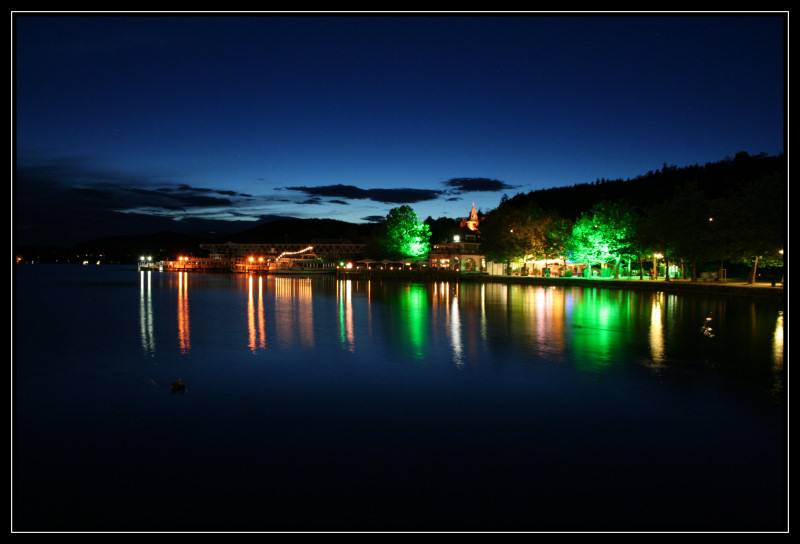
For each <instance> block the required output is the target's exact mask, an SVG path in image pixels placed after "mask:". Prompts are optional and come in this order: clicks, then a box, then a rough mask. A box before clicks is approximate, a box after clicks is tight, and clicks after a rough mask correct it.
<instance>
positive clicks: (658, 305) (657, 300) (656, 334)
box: [650, 292, 666, 368]
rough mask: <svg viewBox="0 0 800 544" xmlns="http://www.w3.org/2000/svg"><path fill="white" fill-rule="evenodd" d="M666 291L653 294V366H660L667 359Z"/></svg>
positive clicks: (651, 327) (651, 342) (651, 346)
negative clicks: (665, 334) (664, 317)
mask: <svg viewBox="0 0 800 544" xmlns="http://www.w3.org/2000/svg"><path fill="white" fill-rule="evenodd" d="M663 305H664V293H662V292H658V293H655V294H654V295H653V304H652V307H651V308H650V357H651V358H652V363H651V365H650V367H651V368H660V367H662V366H663V363H664V361H665V360H666V358H665V356H664V322H663Z"/></svg>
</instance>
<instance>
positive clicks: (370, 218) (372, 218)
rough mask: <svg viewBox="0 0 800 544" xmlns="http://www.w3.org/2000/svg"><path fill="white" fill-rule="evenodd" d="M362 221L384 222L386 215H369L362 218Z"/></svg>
mask: <svg viewBox="0 0 800 544" xmlns="http://www.w3.org/2000/svg"><path fill="white" fill-rule="evenodd" d="M361 220H362V221H367V222H369V223H382V222H384V221H386V216H385V215H368V216H366V217H362V218H361Z"/></svg>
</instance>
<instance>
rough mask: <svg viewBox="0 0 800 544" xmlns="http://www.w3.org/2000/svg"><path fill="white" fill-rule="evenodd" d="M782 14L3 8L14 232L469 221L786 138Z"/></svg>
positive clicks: (75, 238) (44, 240) (50, 237)
mask: <svg viewBox="0 0 800 544" xmlns="http://www.w3.org/2000/svg"><path fill="white" fill-rule="evenodd" d="M787 35H788V13H781V12H775V13H750V14H746V15H741V14H720V13H716V14H711V15H708V16H699V15H685V14H684V15H677V14H664V15H636V16H634V15H631V14H624V15H615V16H610V15H607V14H605V15H589V14H587V15H583V16H578V15H574V14H572V15H565V16H554V15H545V14H514V15H511V16H497V15H481V16H467V15H465V14H450V15H448V16H430V15H426V14H416V15H414V16H411V15H409V14H405V15H393V16H376V15H370V16H352V15H351V16H344V15H341V14H340V15H331V16H321V15H315V16H308V15H302V16H298V15H295V16H278V15H276V14H260V15H254V14H246V15H244V14H235V16H234V14H217V15H216V16H207V15H206V16H203V15H200V14H188V13H183V14H180V15H179V16H164V15H163V14H162V15H158V14H147V15H136V16H134V15H119V14H114V15H106V16H100V15H99V14H85V15H76V14H70V15H55V14H54V15H52V16H42V15H40V14H36V15H34V14H27V13H25V12H17V13H12V38H13V42H12V62H13V65H12V69H13V71H12V93H13V96H12V98H13V103H12V121H13V128H12V130H13V133H14V138H13V146H14V147H13V150H12V153H13V154H14V157H15V168H14V171H13V183H12V210H11V211H12V214H13V231H14V232H13V233H14V240H15V242H16V243H18V244H55V245H72V244H75V243H79V242H83V241H86V240H90V239H93V238H96V237H100V236H107V235H115V234H143V233H149V232H156V231H159V230H164V229H169V230H175V231H184V232H187V231H192V230H200V229H206V228H213V229H216V230H220V231H229V232H236V231H241V230H245V229H247V228H250V227H252V226H255V225H256V224H257V223H256V221H258V220H266V219H268V218H271V217H275V216H291V217H300V218H311V217H324V218H333V219H340V220H344V221H350V222H355V223H361V222H367V221H372V220H375V219H376V218H384V217H385V216H386V214H387V213H388V212H389V210H390V209H392V208H394V207H397V206H401V205H409V206H411V207H412V208H413V209H414V210H415V211H416V212H417V214H418V216H419V217H420V219H425V218H426V217H428V216H431V217H433V218H438V217H452V218H458V217H463V216H466V215H467V214H468V213H469V210H470V208H471V207H472V204H473V202H474V203H475V205H476V207H477V208H479V209H480V210H482V211H490V210H491V209H492V208H494V207H496V206H497V205H498V203H499V202H500V199H501V198H502V196H503V195H504V194H506V195H508V196H513V195H515V194H517V193H520V192H526V193H527V192H529V191H531V190H535V189H544V188H549V187H558V186H568V185H574V184H579V183H589V182H593V181H595V180H597V179H601V178H604V179H629V178H634V177H636V176H638V175H642V174H646V173H647V172H648V171H652V170H659V169H661V168H662V167H663V166H664V164H667V165H671V166H672V165H674V166H678V167H681V166H690V165H694V164H701V165H702V164H705V163H707V162H716V161H720V160H723V159H725V158H727V157H733V156H734V155H735V154H736V153H737V152H740V151H745V152H748V153H750V154H759V153H766V154H768V155H775V154H779V153H782V152H784V141H785V136H786V130H785V120H786V111H785V110H786V88H787V85H786V72H787V62H786V51H787V46H786V40H787ZM234 221H235V223H233V222H234Z"/></svg>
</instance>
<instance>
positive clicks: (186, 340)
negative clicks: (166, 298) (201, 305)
mask: <svg viewBox="0 0 800 544" xmlns="http://www.w3.org/2000/svg"><path fill="white" fill-rule="evenodd" d="M178 348H179V349H180V352H181V353H183V354H187V353H189V351H190V350H191V348H192V342H191V338H190V336H189V273H188V272H178Z"/></svg>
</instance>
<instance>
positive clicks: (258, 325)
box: [247, 276, 267, 353]
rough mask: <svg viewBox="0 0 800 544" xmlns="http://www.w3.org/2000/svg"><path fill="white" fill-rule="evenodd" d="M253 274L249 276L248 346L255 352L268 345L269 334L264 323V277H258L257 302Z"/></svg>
mask: <svg viewBox="0 0 800 544" xmlns="http://www.w3.org/2000/svg"><path fill="white" fill-rule="evenodd" d="M253 281H254V280H253V276H249V277H248V286H247V291H248V296H247V331H248V338H249V341H248V344H247V345H248V347H249V348H250V351H252V352H253V353H255V352H256V351H257V350H259V349H265V348H266V347H267V334H266V332H265V323H264V293H263V279H262V278H261V276H259V277H258V280H257V281H258V303H257V304H256V302H255V300H254V296H253Z"/></svg>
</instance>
